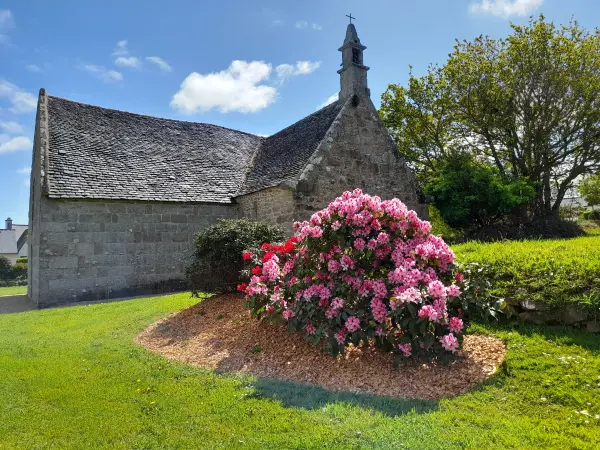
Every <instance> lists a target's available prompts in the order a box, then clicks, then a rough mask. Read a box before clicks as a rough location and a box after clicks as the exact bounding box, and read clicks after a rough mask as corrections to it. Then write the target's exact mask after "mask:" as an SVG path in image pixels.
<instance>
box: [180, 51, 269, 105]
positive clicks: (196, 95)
mask: <svg viewBox="0 0 600 450" xmlns="http://www.w3.org/2000/svg"><path fill="white" fill-rule="evenodd" d="M270 75H271V65H270V64H267V63H265V62H264V61H251V62H247V61H237V60H236V61H232V63H231V65H230V66H229V67H228V68H227V69H226V70H222V71H220V72H216V73H209V74H206V75H204V74H200V73H197V72H193V73H191V74H189V75H188V76H187V78H186V79H185V80H183V83H181V88H180V90H179V91H178V92H177V93H176V94H175V95H174V96H173V100H172V101H171V107H172V108H175V109H177V110H179V111H181V112H183V113H186V114H193V113H196V112H205V111H210V110H211V109H218V110H219V111H221V112H223V113H227V112H231V111H239V112H243V113H248V112H256V111H260V110H261V109H264V108H266V107H267V106H269V105H270V104H271V103H273V102H274V101H275V98H276V96H277V89H276V88H275V87H273V86H268V85H265V84H261V83H262V82H264V81H267V80H268V79H269V76H270Z"/></svg>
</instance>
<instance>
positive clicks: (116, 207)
mask: <svg viewBox="0 0 600 450" xmlns="http://www.w3.org/2000/svg"><path fill="white" fill-rule="evenodd" d="M106 208H107V210H108V212H111V213H126V212H127V205H126V204H125V203H107V204H106Z"/></svg>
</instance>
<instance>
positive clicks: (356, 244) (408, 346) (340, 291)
mask: <svg viewBox="0 0 600 450" xmlns="http://www.w3.org/2000/svg"><path fill="white" fill-rule="evenodd" d="M295 226H296V229H297V235H296V236H294V237H292V238H290V239H289V240H288V241H287V242H286V243H285V244H283V245H270V244H264V245H263V246H262V248H261V251H260V252H259V253H256V252H246V253H245V254H244V259H251V261H252V263H253V264H254V265H255V267H253V268H252V270H251V274H252V278H251V280H250V283H249V284H248V285H245V284H242V285H240V286H239V287H238V289H239V290H240V291H242V292H244V293H245V294H246V299H247V306H248V307H249V308H251V309H252V312H253V314H254V315H255V316H257V317H263V316H264V317H266V318H268V319H269V320H272V321H276V322H282V321H283V322H287V323H288V324H289V325H288V326H289V328H290V329H295V330H297V331H300V332H302V333H304V335H305V338H306V340H307V341H309V342H312V343H314V344H317V343H319V342H320V341H324V342H325V349H326V350H327V351H330V352H332V353H333V354H334V355H337V354H338V353H343V352H344V349H345V346H346V345H347V344H350V343H351V344H354V345H358V344H359V343H361V342H362V343H363V344H364V345H367V346H369V345H371V344H372V343H374V344H375V345H378V346H380V347H382V348H384V349H386V350H388V351H393V352H395V353H396V359H395V363H396V364H397V363H399V362H400V361H401V360H402V359H403V358H406V357H409V356H417V357H423V358H427V359H439V360H441V361H442V362H447V361H448V360H449V359H450V357H451V355H452V354H453V353H454V352H456V351H457V350H458V349H459V348H460V345H461V342H462V336H463V334H464V330H465V326H464V323H463V317H464V316H463V310H462V308H463V307H464V305H467V306H468V305H472V308H471V309H474V305H475V303H474V302H470V301H469V300H467V299H466V297H465V296H461V287H462V286H464V287H466V284H463V283H465V282H466V283H469V284H470V283H471V282H472V280H471V279H468V277H465V276H464V275H463V274H461V273H454V271H453V261H454V254H453V253H452V251H451V250H450V249H449V248H448V246H447V245H446V244H445V243H444V241H443V240H442V239H441V238H439V237H437V236H434V235H432V234H431V233H430V230H431V225H430V224H429V222H426V221H422V220H420V219H419V218H418V217H417V214H416V213H415V212H414V211H408V210H407V208H406V206H405V205H404V204H403V203H402V202H400V201H399V200H398V199H393V200H386V201H381V199H379V198H378V197H371V196H369V195H366V194H363V193H362V192H361V191H360V190H358V189H357V190H355V191H354V192H345V193H344V194H343V195H342V196H341V197H339V198H337V199H336V200H335V201H334V202H333V203H331V204H330V205H329V206H328V207H327V208H326V209H324V210H322V211H319V212H317V213H315V214H314V215H313V216H312V218H311V220H310V222H303V223H301V224H296V225H295ZM467 291H468V289H467ZM466 295H467V296H468V294H466ZM477 295H480V296H481V295H482V293H481V294H480V292H479V291H477ZM461 297H462V298H461Z"/></svg>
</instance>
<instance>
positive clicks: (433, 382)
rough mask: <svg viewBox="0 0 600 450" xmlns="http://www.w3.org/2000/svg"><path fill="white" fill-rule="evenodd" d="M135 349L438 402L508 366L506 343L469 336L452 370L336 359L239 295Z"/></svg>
mask: <svg viewBox="0 0 600 450" xmlns="http://www.w3.org/2000/svg"><path fill="white" fill-rule="evenodd" d="M136 342H137V343H138V344H140V345H142V346H144V347H146V348H148V349H149V350H152V351H155V352H158V353H161V354H162V355H164V356H166V357H167V358H169V359H173V360H177V361H183V362H186V363H188V364H192V365H196V366H201V367H205V368H208V369H213V370H215V371H220V372H236V371H237V372H245V373H250V374H253V375H256V376H259V377H269V378H278V379H282V380H288V381H296V382H302V383H312V384H316V385H319V386H322V387H324V388H326V389H329V390H333V391H347V392H362V393H371V394H377V395H386V396H393V397H404V398H419V399H427V400H434V399H439V398H444V397H451V396H455V395H458V394H461V393H464V392H466V391H467V390H469V389H471V388H473V387H475V386H476V385H477V384H479V383H481V382H482V381H484V380H485V379H486V378H488V377H489V376H491V375H492V374H493V373H494V372H495V371H496V368H497V367H498V365H499V364H500V363H501V362H502V360H503V358H504V353H505V346H504V343H503V342H502V341H501V340H499V339H496V338H494V337H491V336H483V335H468V336H465V340H464V346H463V347H464V349H463V350H462V351H461V352H460V354H459V356H458V358H457V359H456V360H455V361H453V362H452V363H451V364H450V365H448V366H444V365H442V364H424V363H417V362H409V363H405V364H403V365H402V366H401V367H400V368H398V369H394V368H393V365H392V362H393V355H392V354H390V353H387V352H383V351H381V350H379V349H375V348H369V349H363V348H352V347H350V348H349V349H348V351H347V352H346V354H345V355H344V356H338V357H337V358H333V357H332V356H331V355H330V354H328V353H323V352H322V349H321V348H320V347H319V346H315V345H312V344H308V343H307V342H305V341H304V338H303V335H301V334H300V333H288V331H287V327H285V326H277V325H271V324H269V323H266V322H263V321H258V320H256V319H253V318H252V317H251V316H250V312H249V311H248V310H246V309H245V308H244V299H243V298H242V297H241V296H239V295H235V294H225V295H218V296H215V297H211V298H209V299H207V300H204V301H202V302H200V303H198V304H197V305H194V306H192V307H190V308H188V309H186V310H183V311H180V312H178V313H175V314H173V315H171V316H169V317H166V318H164V319H161V320H159V321H158V322H155V323H154V324H152V325H150V326H149V327H148V328H146V329H145V330H144V331H142V332H141V333H140V334H139V335H138V336H137V338H136Z"/></svg>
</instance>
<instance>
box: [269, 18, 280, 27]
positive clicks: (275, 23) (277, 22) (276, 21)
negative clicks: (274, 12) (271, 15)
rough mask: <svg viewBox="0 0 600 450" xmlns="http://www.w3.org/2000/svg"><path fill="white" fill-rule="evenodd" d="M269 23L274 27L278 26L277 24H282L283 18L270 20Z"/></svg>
mask: <svg viewBox="0 0 600 450" xmlns="http://www.w3.org/2000/svg"><path fill="white" fill-rule="evenodd" d="M271 25H273V26H274V27H279V26H281V25H283V20H281V19H275V20H274V21H273V22H271Z"/></svg>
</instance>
